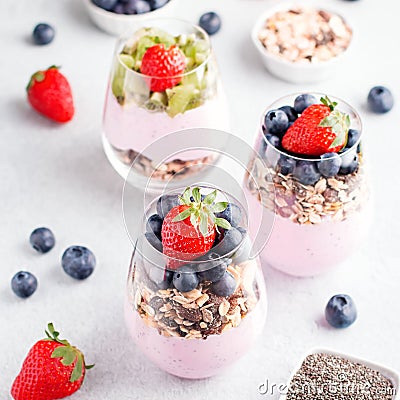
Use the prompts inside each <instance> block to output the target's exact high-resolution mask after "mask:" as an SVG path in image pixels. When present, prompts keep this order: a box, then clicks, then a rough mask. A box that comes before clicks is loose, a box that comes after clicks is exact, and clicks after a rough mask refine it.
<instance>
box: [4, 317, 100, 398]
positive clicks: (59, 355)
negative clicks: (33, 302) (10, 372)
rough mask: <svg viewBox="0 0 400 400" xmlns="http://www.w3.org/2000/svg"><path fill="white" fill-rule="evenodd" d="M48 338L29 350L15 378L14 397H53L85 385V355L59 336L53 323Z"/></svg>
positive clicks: (66, 394)
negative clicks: (83, 383)
mask: <svg viewBox="0 0 400 400" xmlns="http://www.w3.org/2000/svg"><path fill="white" fill-rule="evenodd" d="M46 335H47V338H46V339H42V340H39V341H38V342H37V343H35V344H34V345H33V347H32V348H31V349H30V351H29V353H28V355H27V356H26V358H25V361H24V363H23V364H22V368H21V371H20V373H19V375H18V376H17V377H16V378H15V380H14V383H13V386H12V389H11V395H12V397H13V399H14V400H54V399H62V398H64V397H67V396H70V395H71V394H72V393H75V392H76V391H77V390H78V389H79V388H80V387H81V385H82V382H83V380H84V378H85V370H86V369H90V368H92V367H93V365H86V364H85V360H84V357H83V354H82V353H81V352H80V351H79V350H78V349H77V348H76V347H73V346H71V345H70V344H69V343H68V342H67V341H66V340H61V339H59V338H58V336H59V332H57V331H55V330H54V327H53V324H51V323H50V324H49V325H48V330H47V331H46Z"/></svg>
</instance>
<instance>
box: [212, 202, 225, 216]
mask: <svg viewBox="0 0 400 400" xmlns="http://www.w3.org/2000/svg"><path fill="white" fill-rule="evenodd" d="M226 207H228V202H227V201H221V202H219V203H216V204H214V206H213V208H212V209H213V212H215V213H219V212H222V211H224V210H225V209H226Z"/></svg>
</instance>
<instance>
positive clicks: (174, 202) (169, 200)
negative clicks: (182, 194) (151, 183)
mask: <svg viewBox="0 0 400 400" xmlns="http://www.w3.org/2000/svg"><path fill="white" fill-rule="evenodd" d="M176 206H179V198H178V196H177V195H176V194H166V195H164V196H161V197H160V198H159V199H158V201H157V214H158V215H159V216H160V217H161V218H162V219H164V218H165V216H166V215H167V214H168V213H169V212H170V210H171V209H172V208H174V207H176Z"/></svg>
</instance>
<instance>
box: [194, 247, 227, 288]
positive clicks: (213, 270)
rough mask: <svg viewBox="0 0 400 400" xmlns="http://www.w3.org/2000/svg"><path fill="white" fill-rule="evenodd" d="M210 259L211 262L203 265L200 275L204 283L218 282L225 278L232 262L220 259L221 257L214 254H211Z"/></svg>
mask: <svg viewBox="0 0 400 400" xmlns="http://www.w3.org/2000/svg"><path fill="white" fill-rule="evenodd" d="M208 258H209V260H210V261H209V262H206V263H204V264H202V266H201V268H202V271H201V272H199V273H198V275H199V278H200V280H201V281H203V282H204V281H209V282H216V281H218V280H220V279H221V278H222V277H223V275H224V273H225V271H226V269H227V267H228V265H229V264H230V263H231V260H230V259H229V258H220V255H219V254H217V253H214V252H211V253H209V255H208Z"/></svg>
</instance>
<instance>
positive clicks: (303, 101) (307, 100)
mask: <svg viewBox="0 0 400 400" xmlns="http://www.w3.org/2000/svg"><path fill="white" fill-rule="evenodd" d="M317 102H318V101H317V99H316V97H314V96H313V95H312V94H301V95H300V96H297V97H296V98H295V100H294V109H295V111H296V112H297V114H301V113H302V112H303V111H304V110H305V109H306V108H307V107H310V106H311V105H313V104H315V103H317Z"/></svg>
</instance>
